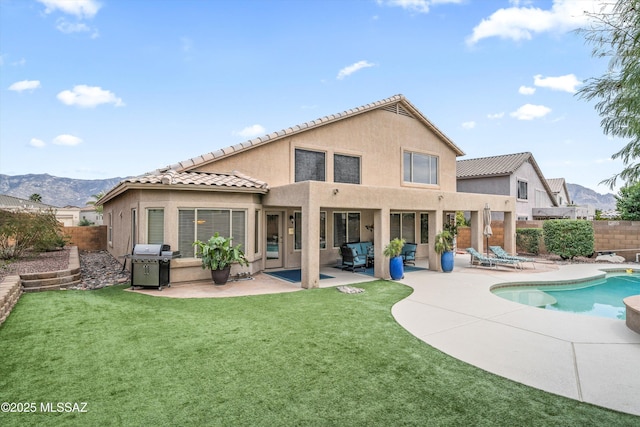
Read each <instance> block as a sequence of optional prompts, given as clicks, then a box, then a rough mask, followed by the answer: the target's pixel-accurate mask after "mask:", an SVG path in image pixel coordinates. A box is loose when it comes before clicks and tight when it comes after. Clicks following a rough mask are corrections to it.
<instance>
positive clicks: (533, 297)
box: [492, 273, 640, 320]
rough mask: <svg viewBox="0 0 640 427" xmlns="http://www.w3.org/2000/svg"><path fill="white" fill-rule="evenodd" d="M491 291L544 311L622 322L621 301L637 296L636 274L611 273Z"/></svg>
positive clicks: (639, 279) (639, 278)
mask: <svg viewBox="0 0 640 427" xmlns="http://www.w3.org/2000/svg"><path fill="white" fill-rule="evenodd" d="M492 292H493V293H494V294H496V295H498V296H500V297H502V298H505V299H508V300H510V301H514V302H518V303H521V304H526V305H531V306H534V307H541V308H545V309H547V310H556V311H568V312H571V313H578V314H586V315H589V316H598V317H607V318H610V319H622V320H624V319H625V317H626V316H625V315H626V309H625V306H624V303H623V302H622V300H623V299H624V298H626V297H628V296H631V295H639V294H640V274H629V273H626V274H622V273H612V274H609V275H607V277H605V278H604V279H597V280H590V281H588V282H581V283H572V284H570V285H559V284H553V283H549V284H548V285H535V286H522V285H518V286H510V287H500V288H498V289H495V290H492Z"/></svg>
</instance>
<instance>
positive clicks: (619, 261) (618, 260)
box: [596, 254, 625, 264]
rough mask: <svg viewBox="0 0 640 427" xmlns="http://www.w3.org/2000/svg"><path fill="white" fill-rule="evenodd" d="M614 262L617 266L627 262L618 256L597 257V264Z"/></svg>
mask: <svg viewBox="0 0 640 427" xmlns="http://www.w3.org/2000/svg"><path fill="white" fill-rule="evenodd" d="M601 261H604V262H612V263H615V264H622V263H623V262H625V259H624V257H621V256H620V255H616V254H610V255H598V256H597V257H596V262H601Z"/></svg>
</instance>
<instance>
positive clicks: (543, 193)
mask: <svg viewBox="0 0 640 427" xmlns="http://www.w3.org/2000/svg"><path fill="white" fill-rule="evenodd" d="M456 175H457V185H456V188H457V190H458V191H459V192H461V193H481V194H492V195H493V194H500V195H504V196H513V197H515V198H516V208H515V211H516V215H517V219H518V220H529V219H534V215H533V209H534V208H547V207H552V206H557V205H558V203H557V202H556V199H555V197H554V194H553V192H552V191H551V188H550V187H549V184H548V183H547V180H546V179H545V177H544V175H543V174H542V171H541V170H540V168H539V167H538V164H537V163H536V160H535V159H534V158H533V155H532V154H531V153H515V154H505V155H502V156H492V157H482V158H477V159H466V160H458V162H457V172H456ZM492 218H493V219H502V214H501V213H500V212H497V213H496V214H494V215H492Z"/></svg>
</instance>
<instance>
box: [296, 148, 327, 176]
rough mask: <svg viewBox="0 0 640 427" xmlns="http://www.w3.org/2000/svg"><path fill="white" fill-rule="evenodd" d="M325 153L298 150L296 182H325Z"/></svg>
mask: <svg viewBox="0 0 640 427" xmlns="http://www.w3.org/2000/svg"><path fill="white" fill-rule="evenodd" d="M325 171H326V168H325V153H323V152H321V151H310V150H302V149H300V148H296V153H295V181H296V182H301V181H325V173H326V172H325Z"/></svg>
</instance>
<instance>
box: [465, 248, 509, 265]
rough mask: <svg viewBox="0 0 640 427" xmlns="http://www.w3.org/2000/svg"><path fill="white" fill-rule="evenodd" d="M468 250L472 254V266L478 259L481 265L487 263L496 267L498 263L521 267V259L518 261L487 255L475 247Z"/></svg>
mask: <svg viewBox="0 0 640 427" xmlns="http://www.w3.org/2000/svg"><path fill="white" fill-rule="evenodd" d="M467 252H468V253H469V254H470V255H471V266H473V265H474V262H476V261H477V262H478V263H480V264H481V265H486V266H488V267H494V268H498V265H512V266H514V267H515V268H520V261H516V260H513V259H500V258H493V257H486V256H484V255H482V254H481V253H480V252H478V251H476V250H475V249H473V248H467Z"/></svg>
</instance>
